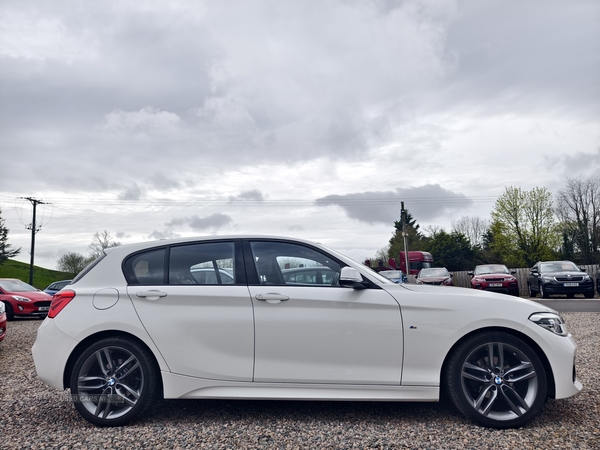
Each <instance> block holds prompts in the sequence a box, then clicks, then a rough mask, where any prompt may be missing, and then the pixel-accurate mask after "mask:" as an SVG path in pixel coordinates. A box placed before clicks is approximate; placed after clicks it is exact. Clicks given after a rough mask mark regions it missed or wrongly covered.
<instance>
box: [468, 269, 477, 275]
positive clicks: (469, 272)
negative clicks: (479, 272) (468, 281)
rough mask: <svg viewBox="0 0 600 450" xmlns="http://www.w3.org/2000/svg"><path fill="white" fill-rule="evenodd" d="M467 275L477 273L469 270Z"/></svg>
mask: <svg viewBox="0 0 600 450" xmlns="http://www.w3.org/2000/svg"><path fill="white" fill-rule="evenodd" d="M467 275H471V276H474V275H475V273H474V272H473V271H472V270H469V271H468V272H467Z"/></svg>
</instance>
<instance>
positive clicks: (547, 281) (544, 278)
mask: <svg viewBox="0 0 600 450" xmlns="http://www.w3.org/2000/svg"><path fill="white" fill-rule="evenodd" d="M542 281H544V282H545V283H551V282H553V281H554V277H551V276H549V275H542Z"/></svg>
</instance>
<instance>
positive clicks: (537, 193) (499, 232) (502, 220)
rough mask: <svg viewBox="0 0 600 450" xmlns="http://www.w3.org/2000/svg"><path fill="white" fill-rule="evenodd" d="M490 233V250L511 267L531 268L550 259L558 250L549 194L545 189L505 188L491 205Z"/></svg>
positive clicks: (556, 229) (557, 237)
mask: <svg viewBox="0 0 600 450" xmlns="http://www.w3.org/2000/svg"><path fill="white" fill-rule="evenodd" d="M490 230H491V233H492V243H491V248H492V250H493V251H495V252H497V253H498V254H500V255H501V256H502V259H503V261H504V262H505V264H507V265H509V266H512V267H531V266H532V265H534V264H535V263H536V262H537V261H540V260H545V259H552V258H554V257H555V254H556V250H557V249H558V248H559V247H560V242H561V237H560V232H559V229H558V227H557V226H556V225H555V223H554V214H553V209H552V195H551V194H550V192H548V190H547V189H546V188H533V189H532V190H531V191H524V190H522V189H521V188H515V187H507V188H506V189H505V191H504V193H503V194H502V195H501V196H500V197H499V198H498V200H496V204H495V205H494V209H493V211H492V224H491V227H490Z"/></svg>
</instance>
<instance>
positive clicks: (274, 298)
mask: <svg viewBox="0 0 600 450" xmlns="http://www.w3.org/2000/svg"><path fill="white" fill-rule="evenodd" d="M254 298H256V300H260V301H261V302H267V303H279V302H286V301H288V300H289V299H290V298H289V297H288V296H287V295H282V294H278V293H277V292H268V293H267V294H256V296H255V297H254Z"/></svg>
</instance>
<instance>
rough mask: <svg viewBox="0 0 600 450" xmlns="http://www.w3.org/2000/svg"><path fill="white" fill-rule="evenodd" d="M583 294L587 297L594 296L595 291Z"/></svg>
mask: <svg viewBox="0 0 600 450" xmlns="http://www.w3.org/2000/svg"><path fill="white" fill-rule="evenodd" d="M583 296H584V297H585V298H594V293H593V292H585V293H584V294H583Z"/></svg>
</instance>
